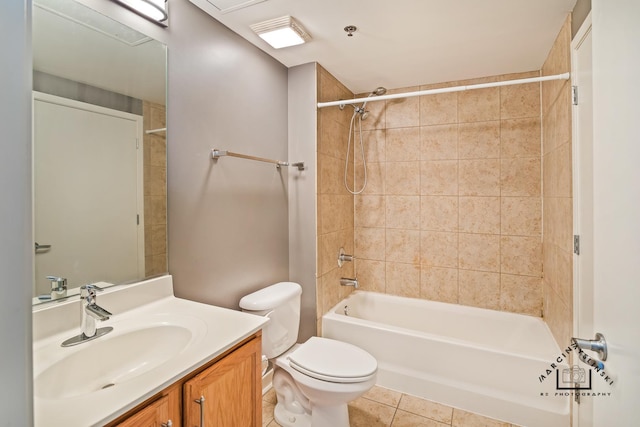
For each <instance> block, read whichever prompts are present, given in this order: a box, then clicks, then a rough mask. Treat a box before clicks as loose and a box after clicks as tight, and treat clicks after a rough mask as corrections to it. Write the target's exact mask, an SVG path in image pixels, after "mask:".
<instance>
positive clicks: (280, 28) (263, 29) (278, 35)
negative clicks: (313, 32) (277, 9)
mask: <svg viewBox="0 0 640 427" xmlns="http://www.w3.org/2000/svg"><path fill="white" fill-rule="evenodd" d="M251 29H252V30H253V31H254V32H255V33H256V34H257V35H258V36H260V38H261V39H263V40H264V41H266V42H267V43H269V44H270V45H271V46H272V47H273V48H275V49H280V48H282V47H289V46H295V45H299V44H302V43H305V42H307V41H309V40H311V36H310V35H309V33H307V32H306V31H305V29H304V28H303V27H302V25H300V24H299V23H298V22H297V21H296V20H295V19H293V18H292V17H290V16H283V17H281V18H276V19H270V20H268V21H264V22H259V23H257V24H253V25H251Z"/></svg>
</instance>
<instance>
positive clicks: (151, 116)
mask: <svg viewBox="0 0 640 427" xmlns="http://www.w3.org/2000/svg"><path fill="white" fill-rule="evenodd" d="M142 115H143V129H144V130H145V131H146V130H150V129H160V128H164V127H166V109H165V106H164V105H160V104H154V103H151V102H148V101H144V102H143V104H142ZM143 138H144V139H143V148H144V253H145V275H146V276H152V275H155V274H161V273H166V272H167V271H168V270H169V269H168V265H167V140H166V132H158V133H153V134H146V133H144V137H143Z"/></svg>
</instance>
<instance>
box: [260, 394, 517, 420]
mask: <svg viewBox="0 0 640 427" xmlns="http://www.w3.org/2000/svg"><path fill="white" fill-rule="evenodd" d="M275 404H276V395H275V392H274V390H273V389H271V390H269V392H268V393H267V394H265V395H264V396H263V401H262V426H263V427H279V426H280V424H278V423H277V422H276V421H275V420H274V419H273V409H274V407H275ZM349 421H350V422H351V427H446V426H451V427H515V425H512V424H509V423H505V422H502V421H497V420H494V419H491V418H486V417H483V416H481V415H477V414H473V413H471V412H466V411H462V410H460V409H454V408H451V407H448V406H445V405H441V404H439V403H435V402H431V401H429V400H424V399H420V398H418V397H415V396H410V395H408V394H403V393H400V392H398V391H394V390H389V389H386V388H383V387H378V386H375V387H373V388H372V389H371V390H369V391H368V392H367V393H366V394H365V395H364V396H363V397H361V398H359V399H356V400H354V401H353V402H351V403H349Z"/></svg>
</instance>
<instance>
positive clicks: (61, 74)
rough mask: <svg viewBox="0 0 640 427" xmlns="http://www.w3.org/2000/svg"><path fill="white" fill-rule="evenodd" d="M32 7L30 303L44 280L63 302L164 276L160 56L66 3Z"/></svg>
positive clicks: (138, 36) (131, 34)
mask: <svg viewBox="0 0 640 427" xmlns="http://www.w3.org/2000/svg"><path fill="white" fill-rule="evenodd" d="M33 6H34V7H33V64H34V69H33V87H34V108H33V112H34V116H33V119H34V132H33V144H34V146H33V156H34V159H33V161H34V162H33V164H34V169H33V174H34V179H33V182H34V203H33V205H34V239H35V242H34V250H35V272H34V283H33V285H32V287H33V291H34V302H38V301H47V300H48V297H50V296H51V280H49V279H47V277H46V276H56V277H63V278H66V279H67V286H68V288H69V291H68V293H69V294H73V293H74V291H73V288H77V287H79V286H81V285H83V284H86V283H92V282H108V283H116V284H119V283H126V282H132V281H137V280H140V279H143V278H145V277H149V276H154V275H157V274H162V273H165V272H167V264H168V262H167V232H166V229H167V228H166V223H167V215H166V206H167V191H166V102H165V99H166V46H165V45H163V44H162V43H160V42H158V41H156V40H153V39H152V38H150V37H148V36H146V35H144V34H142V33H139V32H137V31H135V30H133V29H131V28H128V27H126V26H125V25H123V24H121V23H119V22H117V21H114V20H112V19H111V18H108V17H106V16H104V15H101V14H100V13H98V12H96V11H94V10H92V9H90V8H88V7H86V6H84V5H82V4H80V3H76V2H75V1H73V0H35V1H34V5H33ZM36 242H37V243H36ZM38 246H39V247H38ZM39 297H40V298H39Z"/></svg>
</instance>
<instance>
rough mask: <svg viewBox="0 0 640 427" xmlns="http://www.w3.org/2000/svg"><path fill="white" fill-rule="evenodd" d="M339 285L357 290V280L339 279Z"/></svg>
mask: <svg viewBox="0 0 640 427" xmlns="http://www.w3.org/2000/svg"><path fill="white" fill-rule="evenodd" d="M340 284H341V285H342V286H353V287H354V288H356V289H358V279H357V278H354V279H351V278H349V277H341V278H340Z"/></svg>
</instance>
